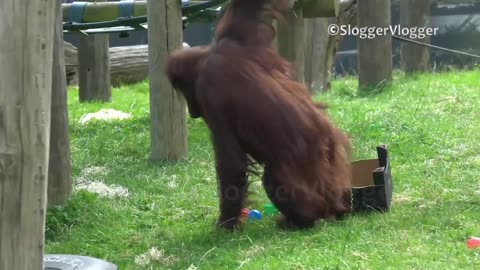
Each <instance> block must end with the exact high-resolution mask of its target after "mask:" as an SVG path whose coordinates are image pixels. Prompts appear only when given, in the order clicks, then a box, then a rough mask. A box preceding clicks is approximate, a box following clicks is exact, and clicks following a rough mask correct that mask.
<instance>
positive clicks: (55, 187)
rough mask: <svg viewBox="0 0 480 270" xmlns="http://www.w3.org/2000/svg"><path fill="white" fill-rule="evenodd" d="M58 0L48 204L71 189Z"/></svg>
mask: <svg viewBox="0 0 480 270" xmlns="http://www.w3.org/2000/svg"><path fill="white" fill-rule="evenodd" d="M55 2H56V5H57V6H56V8H55V34H54V41H53V42H54V45H53V72H52V77H53V78H52V113H51V129H50V160H49V167H48V204H51V205H58V204H63V203H65V201H66V200H67V199H68V197H69V196H70V193H71V190H72V178H71V165H70V139H69V133H68V108H67V81H66V71H65V57H64V54H65V53H64V51H65V49H64V41H63V27H62V26H63V23H62V3H61V2H60V1H55Z"/></svg>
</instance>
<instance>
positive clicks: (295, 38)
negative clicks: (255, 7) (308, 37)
mask: <svg viewBox="0 0 480 270" xmlns="http://www.w3.org/2000/svg"><path fill="white" fill-rule="evenodd" d="M286 19H287V20H286V23H282V22H280V23H278V26H277V27H278V39H277V40H278V51H279V53H280V55H281V56H283V57H284V58H285V59H287V60H288V61H290V62H291V63H292V65H293V78H294V79H295V80H297V81H298V82H300V83H304V82H305V34H304V27H305V26H304V20H303V9H302V6H301V3H300V2H298V3H297V4H296V5H294V6H293V8H292V9H291V10H290V11H289V12H288V14H287V18H286Z"/></svg>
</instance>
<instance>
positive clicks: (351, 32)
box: [328, 24, 438, 39]
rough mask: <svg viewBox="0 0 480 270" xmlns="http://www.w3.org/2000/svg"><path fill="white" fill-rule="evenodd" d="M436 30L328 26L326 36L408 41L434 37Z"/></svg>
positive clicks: (396, 27) (426, 28)
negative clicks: (398, 37)
mask: <svg viewBox="0 0 480 270" xmlns="http://www.w3.org/2000/svg"><path fill="white" fill-rule="evenodd" d="M437 31H438V28H437V27H435V28H432V27H403V26H401V25H394V26H393V25H390V26H389V27H357V26H351V25H341V26H339V25H336V24H331V25H329V26H328V34H330V35H332V36H333V35H341V36H357V37H359V38H361V39H373V38H375V37H377V36H384V35H387V34H393V35H396V36H404V37H407V38H410V39H417V38H418V39H423V38H425V37H426V36H434V35H436V34H437Z"/></svg>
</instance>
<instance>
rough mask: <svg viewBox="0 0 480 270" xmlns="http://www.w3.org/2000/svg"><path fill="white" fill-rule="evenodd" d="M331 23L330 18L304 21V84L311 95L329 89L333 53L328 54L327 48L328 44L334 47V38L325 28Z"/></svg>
mask: <svg viewBox="0 0 480 270" xmlns="http://www.w3.org/2000/svg"><path fill="white" fill-rule="evenodd" d="M333 22H334V20H332V18H315V19H306V20H305V26H306V27H305V43H306V44H305V84H306V86H307V87H308V89H309V90H310V92H311V93H312V94H315V93H318V92H324V91H327V90H328V89H329V79H330V72H331V71H332V65H333V63H331V62H332V61H333V60H334V59H333V58H335V52H332V54H328V48H329V42H331V43H333V44H332V45H333V46H334V45H335V38H334V37H333V38H331V37H330V36H329V35H328V32H327V28H328V24H329V23H333ZM330 58H332V59H330Z"/></svg>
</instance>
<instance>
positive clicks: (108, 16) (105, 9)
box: [62, 1, 147, 23]
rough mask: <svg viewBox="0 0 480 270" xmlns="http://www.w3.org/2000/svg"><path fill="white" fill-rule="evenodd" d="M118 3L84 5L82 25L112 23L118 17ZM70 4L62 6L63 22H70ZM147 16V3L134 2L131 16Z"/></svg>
mask: <svg viewBox="0 0 480 270" xmlns="http://www.w3.org/2000/svg"><path fill="white" fill-rule="evenodd" d="M118 6H119V2H98V3H95V2H92V3H87V4H86V5H85V9H84V11H83V16H82V23H93V22H104V21H113V20H116V19H118V17H120V11H119V8H118ZM71 8H72V4H63V5H62V10H63V21H64V22H68V21H70V18H69V12H70V10H71ZM145 15H147V2H146V1H135V3H134V8H133V16H135V17H136V16H145Z"/></svg>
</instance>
